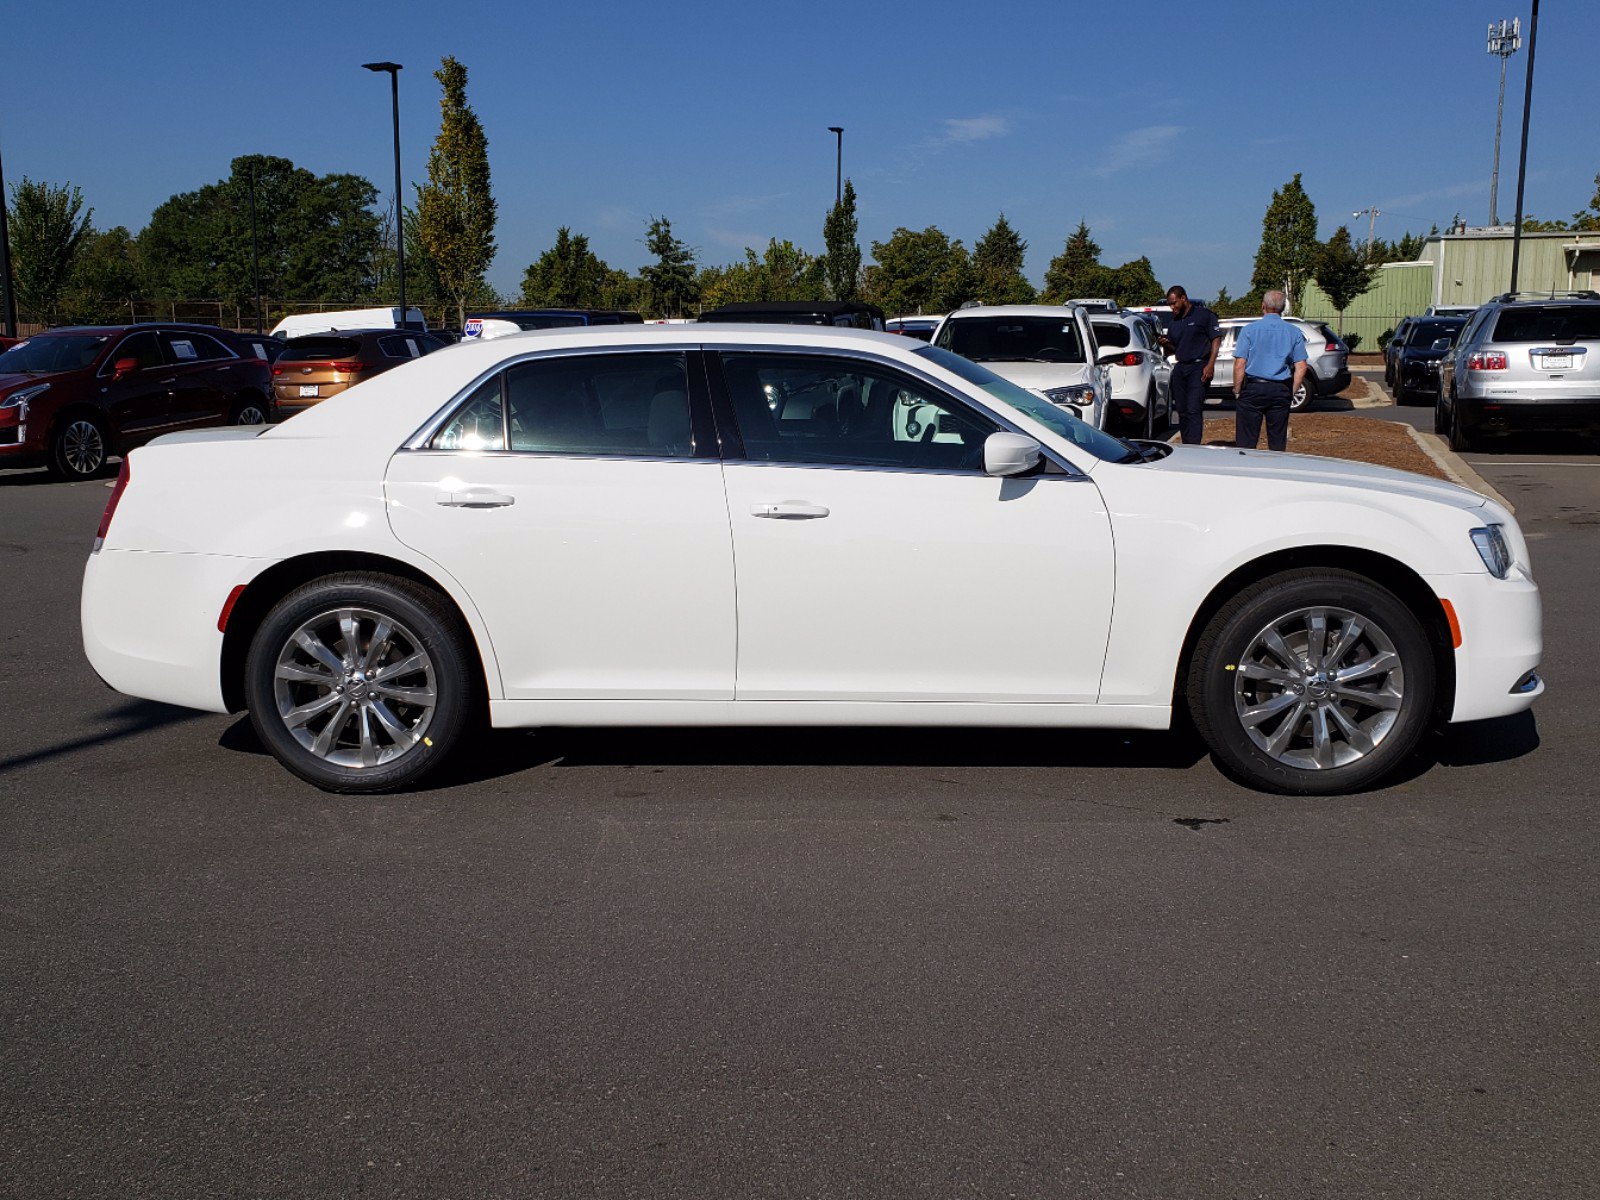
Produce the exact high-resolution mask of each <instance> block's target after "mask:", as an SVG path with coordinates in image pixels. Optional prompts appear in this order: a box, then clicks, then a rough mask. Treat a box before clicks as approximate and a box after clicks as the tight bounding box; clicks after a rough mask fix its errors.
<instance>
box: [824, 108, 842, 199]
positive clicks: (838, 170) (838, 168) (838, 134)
mask: <svg viewBox="0 0 1600 1200" xmlns="http://www.w3.org/2000/svg"><path fill="white" fill-rule="evenodd" d="M828 132H829V133H831V134H833V136H834V140H835V142H836V143H837V148H836V151H835V154H834V159H833V206H834V207H835V208H838V207H839V205H841V204H843V203H844V126H843V125H829V126H828Z"/></svg>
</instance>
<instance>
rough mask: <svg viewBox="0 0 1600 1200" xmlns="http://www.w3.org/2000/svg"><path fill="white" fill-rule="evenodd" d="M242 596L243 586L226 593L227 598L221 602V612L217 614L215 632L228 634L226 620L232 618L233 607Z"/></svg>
mask: <svg viewBox="0 0 1600 1200" xmlns="http://www.w3.org/2000/svg"><path fill="white" fill-rule="evenodd" d="M242 595H244V584H242V583H241V584H240V585H239V586H238V587H236V588H234V589H233V591H231V592H229V593H228V598H227V599H226V600H224V601H223V602H222V612H220V613H219V614H217V632H218V633H227V632H228V618H229V617H231V616H233V606H234V605H235V604H237V603H239V597H240V596H242Z"/></svg>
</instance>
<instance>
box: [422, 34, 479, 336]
mask: <svg viewBox="0 0 1600 1200" xmlns="http://www.w3.org/2000/svg"><path fill="white" fill-rule="evenodd" d="M433 77H434V78H435V79H437V80H438V81H439V86H440V87H441V88H442V89H443V93H444V94H443V96H442V98H441V99H440V101H439V110H440V121H439V136H438V137H437V138H436V139H434V143H433V151H432V153H430V154H429V155H428V182H427V183H426V184H423V185H422V186H421V187H419V188H418V189H417V233H418V236H419V237H420V238H421V241H422V245H423V247H424V249H426V250H427V252H428V255H429V257H430V258H431V259H432V260H433V266H434V270H435V272H436V273H437V276H438V280H439V285H440V287H441V288H443V289H444V292H445V295H446V296H447V297H448V298H449V300H450V302H451V303H452V304H453V305H454V306H455V309H456V318H457V320H458V321H460V322H462V323H463V324H464V323H465V321H466V308H467V305H468V304H469V303H471V302H472V297H473V296H474V295H475V294H477V293H479V292H480V291H481V290H482V289H483V288H484V286H485V285H484V282H483V273H484V272H485V271H487V270H488V269H489V264H490V263H491V262H492V261H494V251H495V242H494V225H495V201H494V196H493V194H492V193H491V192H490V189H489V139H488V138H487V137H485V136H484V132H483V125H482V123H481V122H480V121H479V120H478V114H477V113H475V112H473V111H472V108H471V106H469V105H468V104H467V69H466V67H464V66H462V65H461V63H460V62H458V61H457V60H456V59H455V58H454V57H453V56H451V55H446V56H445V57H444V58H443V59H442V60H440V63H439V69H438V70H437V71H435V72H434V73H433Z"/></svg>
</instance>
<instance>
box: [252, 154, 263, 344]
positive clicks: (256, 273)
mask: <svg viewBox="0 0 1600 1200" xmlns="http://www.w3.org/2000/svg"><path fill="white" fill-rule="evenodd" d="M250 278H251V282H253V283H254V284H255V293H256V332H257V333H260V332H261V254H260V252H259V251H258V250H257V248H256V169H255V167H254V165H252V166H251V168H250Z"/></svg>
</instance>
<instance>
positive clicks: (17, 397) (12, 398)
mask: <svg viewBox="0 0 1600 1200" xmlns="http://www.w3.org/2000/svg"><path fill="white" fill-rule="evenodd" d="M49 390H50V385H49V384H48V383H36V384H34V385H33V386H32V387H25V388H23V389H22V390H21V391H17V392H12V393H11V395H9V396H7V397H6V398H5V399H4V400H0V408H20V409H21V410H22V412H21V414H20V415H21V417H22V419H23V420H24V421H26V420H27V419H28V401H29V400H32V399H33V398H34V397H35V396H37V395H39V394H40V393H41V392H48V391H49Z"/></svg>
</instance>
